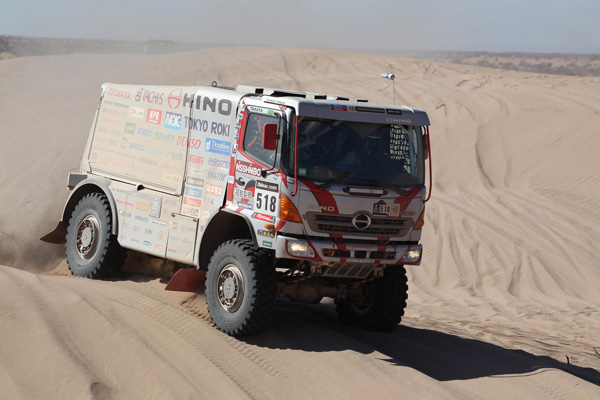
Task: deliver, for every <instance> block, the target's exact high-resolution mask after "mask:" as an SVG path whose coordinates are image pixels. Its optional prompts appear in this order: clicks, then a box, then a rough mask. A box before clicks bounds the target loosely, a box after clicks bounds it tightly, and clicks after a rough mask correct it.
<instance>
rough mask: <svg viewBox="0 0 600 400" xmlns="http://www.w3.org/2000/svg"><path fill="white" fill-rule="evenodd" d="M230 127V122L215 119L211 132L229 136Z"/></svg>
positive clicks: (211, 125)
mask: <svg viewBox="0 0 600 400" xmlns="http://www.w3.org/2000/svg"><path fill="white" fill-rule="evenodd" d="M230 129H231V126H230V125H229V124H224V123H221V122H214V121H213V122H212V123H211V124H210V133H212V134H215V135H219V136H226V137H229V131H230Z"/></svg>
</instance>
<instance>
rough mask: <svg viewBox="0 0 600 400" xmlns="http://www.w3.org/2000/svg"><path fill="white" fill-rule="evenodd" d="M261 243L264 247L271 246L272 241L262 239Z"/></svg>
mask: <svg viewBox="0 0 600 400" xmlns="http://www.w3.org/2000/svg"><path fill="white" fill-rule="evenodd" d="M262 245H263V246H264V247H268V248H273V242H269V241H266V240H263V241H262Z"/></svg>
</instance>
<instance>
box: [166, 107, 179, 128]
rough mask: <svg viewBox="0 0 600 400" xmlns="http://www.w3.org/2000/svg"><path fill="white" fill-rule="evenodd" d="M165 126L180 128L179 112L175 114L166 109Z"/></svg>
mask: <svg viewBox="0 0 600 400" xmlns="http://www.w3.org/2000/svg"><path fill="white" fill-rule="evenodd" d="M165 128H169V129H174V130H176V131H178V130H180V129H181V114H175V113H172V112H169V111H167V113H166V114H165Z"/></svg>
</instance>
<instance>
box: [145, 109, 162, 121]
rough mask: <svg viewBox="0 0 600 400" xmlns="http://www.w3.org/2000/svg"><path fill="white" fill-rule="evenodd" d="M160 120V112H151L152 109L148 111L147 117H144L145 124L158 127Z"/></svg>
mask: <svg viewBox="0 0 600 400" xmlns="http://www.w3.org/2000/svg"><path fill="white" fill-rule="evenodd" d="M161 119H162V111H160V110H153V109H152V108H149V109H148V116H147V117H146V122H149V123H151V124H156V125H160V121H161Z"/></svg>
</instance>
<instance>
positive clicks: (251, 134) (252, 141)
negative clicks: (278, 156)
mask: <svg viewBox="0 0 600 400" xmlns="http://www.w3.org/2000/svg"><path fill="white" fill-rule="evenodd" d="M266 124H277V126H279V118H277V117H273V116H271V115H264V114H250V115H249V116H248V123H247V124H246V132H245V133H244V152H245V153H246V154H247V155H249V156H250V157H252V158H254V159H255V160H257V161H260V162H261V163H263V164H265V165H267V166H272V165H273V164H274V161H275V151H274V150H265V149H264V147H263V146H262V132H263V127H264V126H265V125H266Z"/></svg>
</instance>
